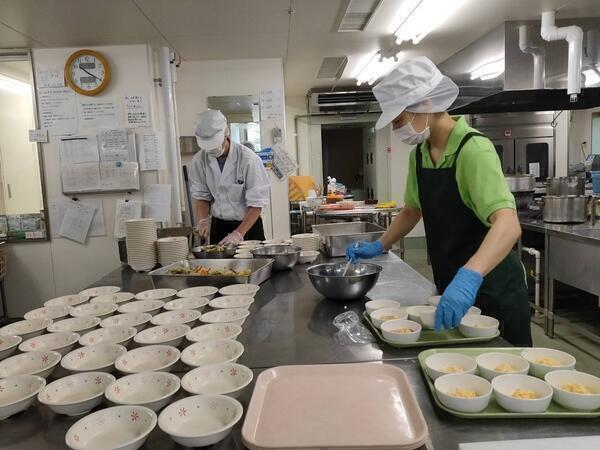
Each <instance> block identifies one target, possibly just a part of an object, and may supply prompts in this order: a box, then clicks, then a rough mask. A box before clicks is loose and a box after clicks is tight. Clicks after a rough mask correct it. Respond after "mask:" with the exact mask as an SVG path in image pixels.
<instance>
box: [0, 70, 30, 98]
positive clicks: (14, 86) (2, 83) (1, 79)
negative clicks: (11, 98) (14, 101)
mask: <svg viewBox="0 0 600 450" xmlns="http://www.w3.org/2000/svg"><path fill="white" fill-rule="evenodd" d="M0 89H2V90H4V91H9V92H13V93H15V94H21V95H31V86H30V85H29V84H27V83H24V82H22V81H19V80H16V79H15V78H12V77H9V76H6V75H3V74H1V73H0Z"/></svg>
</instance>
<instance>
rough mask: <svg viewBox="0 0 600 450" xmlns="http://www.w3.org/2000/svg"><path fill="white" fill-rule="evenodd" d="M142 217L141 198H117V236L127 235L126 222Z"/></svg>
mask: <svg viewBox="0 0 600 450" xmlns="http://www.w3.org/2000/svg"><path fill="white" fill-rule="evenodd" d="M141 218H142V202H141V200H117V203H116V207H115V238H122V237H125V222H126V221H127V220H133V219H141Z"/></svg>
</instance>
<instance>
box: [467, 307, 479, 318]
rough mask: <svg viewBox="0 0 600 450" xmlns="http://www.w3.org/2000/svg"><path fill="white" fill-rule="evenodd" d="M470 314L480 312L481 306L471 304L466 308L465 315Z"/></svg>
mask: <svg viewBox="0 0 600 450" xmlns="http://www.w3.org/2000/svg"><path fill="white" fill-rule="evenodd" d="M471 314H481V308H478V307H477V306H471V307H470V308H469V309H467V314H465V315H467V316H468V315H471Z"/></svg>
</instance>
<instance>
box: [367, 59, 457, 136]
mask: <svg viewBox="0 0 600 450" xmlns="http://www.w3.org/2000/svg"><path fill="white" fill-rule="evenodd" d="M373 94H375V97H376V98H377V101H378V102H379V104H380V106H381V110H382V113H381V116H380V117H379V120H377V124H376V125H375V128H377V129H378V130H379V129H381V128H383V127H385V126H386V125H388V124H389V123H390V122H391V121H392V120H394V119H395V118H396V117H398V115H399V114H400V113H402V111H405V110H406V111H410V112H420V113H434V112H442V111H446V110H447V109H448V108H449V107H450V105H452V103H454V100H456V97H457V96H458V86H457V85H456V84H454V82H453V81H452V80H451V79H450V78H448V77H447V76H445V75H442V73H441V72H440V71H439V69H438V68H437V67H436V66H435V64H434V63H433V62H432V61H431V60H430V59H429V58H426V57H425V56H418V57H416V58H414V59H411V60H408V61H406V62H403V63H401V64H400V65H399V66H398V67H396V68H395V69H394V70H392V71H391V72H390V73H389V74H388V75H387V76H386V77H385V78H384V79H383V80H381V81H380V82H379V84H378V85H377V86H375V87H374V88H373Z"/></svg>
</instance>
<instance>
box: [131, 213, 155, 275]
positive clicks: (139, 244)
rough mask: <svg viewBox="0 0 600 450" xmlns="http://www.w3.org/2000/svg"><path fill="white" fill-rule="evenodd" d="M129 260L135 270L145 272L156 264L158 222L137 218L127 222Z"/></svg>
mask: <svg viewBox="0 0 600 450" xmlns="http://www.w3.org/2000/svg"><path fill="white" fill-rule="evenodd" d="M125 242H126V243H127V260H128V262H129V265H130V266H131V268H132V269H133V270H136V271H139V272H144V271H148V270H152V269H153V268H154V266H155V265H156V262H157V260H156V222H154V219H136V220H128V221H126V222H125Z"/></svg>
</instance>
